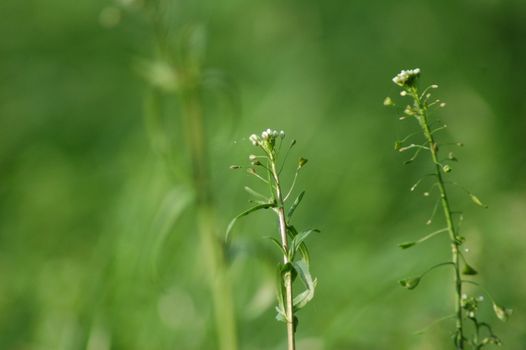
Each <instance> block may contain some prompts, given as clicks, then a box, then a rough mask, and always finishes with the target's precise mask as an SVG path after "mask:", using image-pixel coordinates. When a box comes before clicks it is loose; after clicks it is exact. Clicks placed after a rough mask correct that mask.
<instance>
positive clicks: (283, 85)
mask: <svg viewBox="0 0 526 350" xmlns="http://www.w3.org/2000/svg"><path fill="white" fill-rule="evenodd" d="M143 5H144V4H143ZM146 5H147V4H146ZM162 13H163V15H164V17H163V18H161V19H156V20H155V21H159V22H162V23H164V25H166V26H167V27H169V28H170V30H169V32H168V34H167V35H166V38H167V39H166V40H167V41H170V40H172V39H173V38H177V37H178V35H179V33H180V32H181V31H183V29H184V28H187V27H188V26H194V27H193V28H199V30H201V32H200V33H206V54H203V56H202V57H204V58H203V61H202V66H203V69H208V68H211V69H216V70H217V71H218V72H222V73H221V74H224V76H226V77H228V79H229V81H231V82H233V83H234V84H233V85H232V87H227V88H226V90H225V89H223V90H221V89H220V91H219V92H217V91H215V92H210V93H203V98H202V108H203V110H204V115H205V124H206V129H207V137H206V143H207V146H208V148H207V149H208V158H207V162H208V164H209V169H210V175H211V178H212V190H213V194H214V198H215V202H216V204H217V206H216V216H217V227H216V228H217V234H218V237H221V235H222V234H223V232H224V230H225V228H226V226H227V224H228V222H229V220H230V219H231V218H232V217H234V216H235V215H236V214H237V213H238V212H240V211H241V210H243V209H244V208H246V207H248V205H249V204H248V202H247V200H248V199H249V196H248V195H247V194H246V193H245V192H244V191H243V186H245V185H253V184H254V183H255V181H256V180H255V178H252V177H249V176H248V175H246V174H243V172H233V171H231V170H230V169H229V165H231V164H243V163H245V164H246V163H248V160H247V156H248V155H249V154H250V153H253V152H254V150H253V148H252V146H251V145H250V143H249V142H248V136H249V135H250V134H252V133H259V132H261V130H263V129H266V128H268V127H270V128H276V129H278V130H279V129H283V130H285V131H286V132H287V135H288V137H293V138H296V139H297V140H298V144H297V149H296V150H295V151H294V153H293V155H294V157H299V156H304V157H305V158H308V159H309V163H308V165H307V166H306V168H305V171H304V172H303V173H302V176H301V177H300V181H299V184H298V185H299V189H302V188H305V189H307V195H306V196H305V198H304V201H303V203H302V206H301V207H300V208H299V209H298V211H297V213H296V215H297V216H296V218H295V222H296V223H297V224H298V225H299V226H303V227H317V228H319V229H321V231H322V233H320V234H316V235H313V236H311V237H310V238H309V247H310V251H311V259H312V266H311V269H312V272H313V274H314V275H315V276H316V277H317V278H318V289H317V295H316V297H315V299H314V300H313V301H312V302H311V303H310V304H309V305H308V306H307V307H306V308H305V309H304V310H302V311H301V313H300V315H299V316H300V327H299V330H298V334H297V336H298V343H299V349H301V350H321V349H335V350H338V349H353V350H359V349H367V350H374V349H415V350H416V349H418V350H433V349H436V350H438V349H440V350H441V349H449V348H453V345H452V341H451V339H450V333H451V331H452V329H453V327H454V324H453V321H452V320H449V321H445V322H443V323H440V324H438V325H436V326H435V327H433V328H431V329H430V330H429V331H428V332H426V333H425V334H423V335H415V332H417V331H418V330H420V329H422V328H423V327H425V326H426V325H428V324H430V323H431V322H433V320H434V319H437V318H440V317H443V316H445V315H448V314H450V313H451V312H452V307H453V306H452V305H453V295H454V294H453V285H452V282H451V278H452V276H451V274H450V273H448V271H446V270H437V271H435V272H433V273H432V274H430V275H429V276H428V277H427V278H426V279H425V280H424V281H423V282H422V284H421V285H420V286H419V287H418V288H417V289H416V290H412V291H407V290H404V289H402V288H400V287H399V286H398V284H397V280H399V279H400V278H404V277H406V276H411V275H414V274H418V273H419V272H420V271H422V270H424V269H425V268H427V267H428V266H430V265H433V264H435V263H437V262H441V261H444V260H447V259H448V255H449V247H448V242H447V237H446V236H441V237H439V238H435V239H434V240H432V241H428V242H426V243H424V244H422V245H420V246H418V247H415V248H413V249H411V250H408V251H402V250H400V249H399V248H398V247H397V244H398V243H399V242H402V241H407V240H412V239H416V238H418V237H420V236H422V235H423V234H425V233H428V232H431V230H433V228H437V227H438V228H440V220H436V221H438V223H436V224H433V225H432V227H428V226H426V225H425V222H426V220H427V218H428V216H429V214H430V212H431V209H432V207H433V201H432V199H430V198H427V197H424V196H422V191H424V190H425V187H423V188H422V189H420V190H419V191H415V192H413V193H412V192H410V191H409V188H410V187H411V185H412V184H413V183H414V182H415V181H416V180H418V178H419V177H420V176H421V175H423V174H425V173H426V172H427V171H429V162H426V161H424V157H421V158H420V159H419V161H417V162H415V163H414V164H412V165H408V166H403V165H402V163H403V161H404V160H405V159H406V158H407V157H408V156H409V155H407V154H399V153H397V152H395V151H394V150H393V142H394V141H395V140H396V139H397V138H402V137H404V136H405V135H406V134H407V132H408V130H416V127H417V126H416V124H415V123H413V122H412V121H404V122H401V121H399V120H398V118H397V113H398V112H396V111H395V110H393V109H388V108H385V107H384V106H383V105H382V101H383V99H384V97H385V96H387V95H390V96H391V97H393V98H395V97H397V95H398V91H399V89H398V88H397V87H396V86H395V85H394V84H393V83H392V82H391V78H392V77H393V76H394V75H395V74H396V73H398V72H399V71H400V70H401V69H409V68H415V67H419V68H421V70H422V72H423V73H422V77H421V80H422V83H425V84H431V83H437V84H439V85H440V89H439V90H437V91H435V96H437V97H438V98H440V99H442V100H444V101H446V102H447V107H446V108H445V109H443V110H440V111H439V112H438V113H437V115H438V116H439V117H440V118H441V119H442V120H444V121H445V122H446V123H447V124H448V131H447V132H446V133H444V134H442V135H441V137H442V138H443V140H445V141H462V142H463V143H464V144H465V147H463V148H461V149H458V150H454V151H455V154H456V156H457V158H459V160H460V161H459V162H458V163H453V164H451V165H452V167H453V172H452V173H451V175H450V176H451V178H453V179H454V180H455V181H458V182H460V183H462V184H463V185H465V186H466V187H468V188H469V189H470V190H472V191H474V192H475V193H476V194H477V195H478V196H479V197H480V198H481V199H482V200H483V201H484V202H485V203H487V204H488V205H489V209H481V208H479V207H476V206H474V205H472V203H471V202H470V200H469V198H468V197H466V196H465V195H463V194H462V192H461V191H456V190H454V189H453V190H454V191H455V192H454V193H455V195H453V201H454V203H455V204H454V207H455V208H456V209H462V210H463V211H464V213H465V220H464V223H463V226H462V232H463V234H464V235H465V236H466V238H467V243H466V245H465V246H466V247H468V248H469V253H466V255H467V257H468V258H469V260H470V262H471V263H472V265H473V266H475V268H476V269H477V270H478V271H479V272H480V276H478V277H477V280H478V281H480V282H481V283H483V284H484V285H485V286H487V287H488V288H489V289H490V290H491V291H492V292H493V294H494V296H495V297H496V299H497V300H498V301H499V302H500V303H502V304H503V305H505V306H507V307H511V308H513V309H514V314H513V316H512V318H511V319H510V321H509V322H508V323H507V324H504V323H502V322H500V321H499V320H498V319H497V318H496V317H495V316H494V314H493V313H492V311H491V304H490V302H489V301H488V298H486V301H485V302H483V303H482V310H481V317H482V318H483V319H485V320H487V321H489V322H490V323H491V324H493V325H494V327H495V331H496V333H497V334H498V335H499V336H500V337H501V339H502V340H503V343H504V345H503V347H502V348H503V349H510V350H518V349H524V348H525V346H526V345H525V344H526V328H525V327H524V325H525V324H526V317H525V316H524V315H525V314H524V307H525V306H526V279H525V278H524V273H525V268H526V255H525V254H524V252H525V251H526V240H525V239H524V234H525V232H526V215H525V213H526V186H525V185H526V181H525V180H524V179H525V178H526V137H525V132H526V99H525V98H524V92H525V88H524V86H525V83H524V78H525V77H526V65H525V64H524V62H526V45H525V41H524V39H525V38H526V3H525V2H524V1H522V0H515V1H513V0H510V1H497V0H461V1H451V0H445V1H416V0H415V1H396V2H395V1H370V2H366V1H343V0H340V1H338V0H326V1H321V0H316V1H314V0H301V1H300V0H280V1H277V0H270V1H268V0H251V1H246V0H245V1H241V0H223V1H175V0H174V1H171V2H170V1H164V2H163V5H162ZM155 25H156V24H155V22H154V23H153V24H152V23H151V22H149V20H148V15H147V10H145V8H144V7H143V6H142V5H141V3H138V2H133V1H122V2H121V4H114V3H110V2H105V1H100V0H90V1H88V0H83V1H65V0H56V1H47V0H46V1H45V0H32V1H15V0H2V1H1V2H0V349H8V350H15V349H16V350H22V349H50V350H51V349H52V350H59V349H88V350H106V349H141V350H142V349H181V350H186V349H215V348H216V347H217V345H216V336H215V330H214V323H213V316H212V311H211V310H212V308H211V298H210V294H209V289H208V287H207V282H206V281H205V278H204V276H205V275H206V271H205V270H206V266H207V264H206V263H205V262H206V259H207V257H206V256H203V254H202V250H201V249H200V240H199V235H198V234H197V233H196V225H195V221H196V215H195V214H196V212H195V208H194V207H193V206H192V205H188V206H185V205H184V202H185V201H187V198H188V197H189V196H190V194H189V191H190V190H189V188H188V186H187V185H185V183H186V182H185V180H184V178H185V176H187V175H188V174H187V173H188V171H187V168H188V167H187V166H182V168H181V169H179V168H178V169H175V170H173V169H172V168H171V165H170V164H171V161H170V160H167V158H169V159H176V158H181V159H182V164H183V165H184V164H187V163H188V159H187V158H188V152H187V148H186V146H185V143H184V141H182V140H183V139H184V138H183V136H184V135H182V134H183V133H182V132H181V128H180V116H181V112H180V109H179V100H178V95H177V94H174V93H169V92H165V93H163V101H165V104H166V105H167V106H168V107H167V108H166V109H165V113H164V114H163V116H162V120H161V124H160V126H157V127H156V128H155V127H154V128H153V129H152V128H151V125H150V127H149V126H148V123H147V120H145V113H144V104H145V103H144V102H145V98H146V97H147V96H148V95H149V93H150V92H151V86H150V84H148V83H147V82H146V80H148V79H143V76H144V75H145V74H144V70H141V68H138V67H140V66H141V65H146V66H148V64H151V62H157V61H156V60H158V58H159V54H158V49H157V47H158V45H159V42H158V40H157V39H156V36H155V35H154V28H155ZM196 26H197V27H196ZM157 38H158V37H157ZM173 40H176V39H173ZM203 43H204V41H199V42H198V43H197V44H196V45H197V46H199V45H202V44H203ZM202 47H204V45H202ZM197 51H199V50H197ZM141 62H142V63H141ZM144 62H146V63H144ZM148 62H150V63H148ZM154 64H155V63H154ZM164 73H166V72H164ZM164 73H163V71H161V73H159V74H160V77H161V78H162V77H164V75H163V74H164ZM146 75H148V74H146ZM147 78H148V77H147ZM150 78H151V77H150ZM150 81H151V79H150ZM225 92H226V93H225ZM229 96H230V97H232V98H228V97H229ZM396 100H397V101H400V103H403V102H402V98H401V97H399V96H398V97H397V98H396ZM232 102H233V103H232ZM238 107H240V108H238ZM236 110H238V113H236ZM166 154H168V157H166ZM291 159H293V157H291ZM185 162H186V163H185ZM290 166H291V167H294V161H293V160H292V161H291V164H290ZM185 173H186V174H185ZM448 176H449V175H448ZM274 220H275V219H274V217H273V216H272V215H270V213H267V212H262V213H258V214H255V215H254V216H253V217H249V218H246V219H243V221H241V222H240V224H239V226H238V227H237V228H236V230H235V233H234V241H233V245H232V247H231V249H230V251H229V252H228V256H229V277H230V278H231V281H232V284H233V289H234V300H235V308H236V315H237V316H236V318H237V325H238V331H239V335H238V338H239V342H240V349H243V350H245V349H246V350H256V349H283V348H285V328H284V326H283V324H282V323H277V322H276V321H275V320H274V310H273V305H274V296H273V293H274V285H273V283H274V267H275V264H276V262H277V261H278V259H279V256H278V252H277V251H274V250H273V247H272V246H271V244H269V243H268V240H265V239H264V238H263V237H264V236H265V235H269V234H274V232H275V228H276V223H275V222H274ZM471 290H473V289H470V291H471ZM473 293H475V295H478V293H479V292H478V291H477V290H473Z"/></svg>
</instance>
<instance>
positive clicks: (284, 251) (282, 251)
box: [267, 237, 288, 255]
mask: <svg viewBox="0 0 526 350" xmlns="http://www.w3.org/2000/svg"><path fill="white" fill-rule="evenodd" d="M267 238H268V239H270V240H271V241H272V243H274V245H275V246H276V247H278V248H279V250H280V252H281V253H282V254H283V255H288V253H287V251H286V250H285V248H283V246H282V245H281V242H280V241H278V240H277V239H276V238H274V237H267Z"/></svg>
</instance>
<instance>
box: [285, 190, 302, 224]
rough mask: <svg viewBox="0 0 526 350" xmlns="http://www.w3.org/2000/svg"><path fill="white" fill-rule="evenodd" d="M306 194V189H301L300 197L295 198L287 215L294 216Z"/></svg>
mask: <svg viewBox="0 0 526 350" xmlns="http://www.w3.org/2000/svg"><path fill="white" fill-rule="evenodd" d="M304 195H305V191H301V193H300V194H299V195H298V197H296V199H295V200H294V202H293V203H292V205H291V206H290V209H289V211H288V213H287V217H288V218H290V217H291V216H292V214H294V212H295V211H296V208H297V207H298V205H299V204H300V203H301V200H302V199H303V196H304Z"/></svg>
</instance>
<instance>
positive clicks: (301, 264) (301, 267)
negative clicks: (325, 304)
mask: <svg viewBox="0 0 526 350" xmlns="http://www.w3.org/2000/svg"><path fill="white" fill-rule="evenodd" d="M292 264H293V265H294V268H295V269H296V271H297V272H298V274H299V276H300V279H301V281H302V282H303V284H304V285H305V287H306V288H307V289H306V290H305V291H304V292H302V293H300V294H299V295H297V296H296V297H295V298H294V307H295V308H296V309H298V310H299V309H301V308H303V307H304V306H305V305H306V304H307V303H308V302H309V301H311V300H312V298H313V297H314V290H315V289H316V284H317V281H316V280H313V279H312V276H311V274H310V271H309V264H308V263H307V262H306V261H305V260H300V261H296V262H294V263H292Z"/></svg>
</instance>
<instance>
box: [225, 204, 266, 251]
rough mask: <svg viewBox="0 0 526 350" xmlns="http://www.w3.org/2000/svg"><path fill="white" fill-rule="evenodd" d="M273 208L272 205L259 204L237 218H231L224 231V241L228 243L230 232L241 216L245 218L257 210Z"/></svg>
mask: <svg viewBox="0 0 526 350" xmlns="http://www.w3.org/2000/svg"><path fill="white" fill-rule="evenodd" d="M273 207H275V205H274V203H265V204H259V205H256V206H254V207H252V208H250V209H247V210H245V211H244V212H242V213H241V214H239V215H238V216H236V217H235V218H233V219H232V221H230V224H228V227H227V229H226V235H225V240H226V241H227V242H228V241H229V238H230V231H232V228H233V227H234V225H235V224H236V222H237V220H238V219H240V218H242V217H243V216H247V215H248V214H250V213H253V212H255V211H257V210H260V209H268V208H273Z"/></svg>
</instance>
